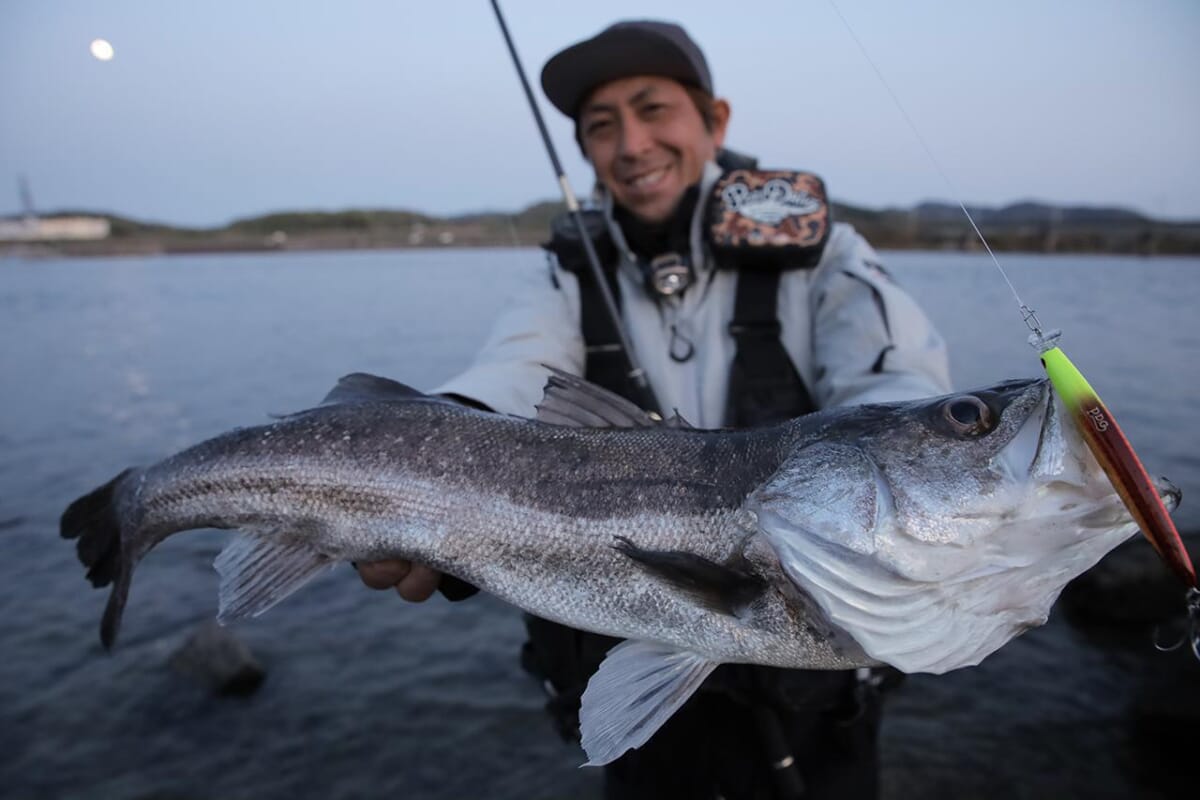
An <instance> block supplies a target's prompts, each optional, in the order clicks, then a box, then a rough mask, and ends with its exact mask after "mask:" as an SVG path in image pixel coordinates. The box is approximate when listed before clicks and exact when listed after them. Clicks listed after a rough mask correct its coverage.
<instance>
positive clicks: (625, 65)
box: [542, 20, 713, 119]
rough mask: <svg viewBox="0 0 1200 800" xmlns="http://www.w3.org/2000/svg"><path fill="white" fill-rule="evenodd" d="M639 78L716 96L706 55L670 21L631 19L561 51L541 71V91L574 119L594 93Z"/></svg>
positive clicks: (555, 105)
mask: <svg viewBox="0 0 1200 800" xmlns="http://www.w3.org/2000/svg"><path fill="white" fill-rule="evenodd" d="M635 75H659V76H662V77H664V78H674V79H675V80H677V81H679V82H680V83H682V84H685V85H687V86H695V87H696V88H699V89H703V90H704V91H706V92H708V93H709V94H712V93H713V88H712V75H711V74H709V71H708V62H707V61H705V60H704V53H702V52H700V48H699V47H698V46H697V45H696V43H695V42H693V41H692V39H691V37H690V36H688V35H687V31H685V30H684V29H683V28H681V27H679V26H678V25H676V24H674V23H672V22H657V21H655V20H631V21H628V22H618V23H616V24H615V25H611V26H609V27H607V28H605V29H604V30H602V31H600V33H598V34H596V35H595V36H593V37H592V38H591V39H586V40H584V41H582V42H579V43H578V44H573V45H571V46H570V47H568V48H567V49H566V50H563V51H561V52H559V53H558V54H557V55H555V56H554V57H552V58H551V59H550V60H549V61H547V62H546V66H544V67H542V90H543V91H545V92H546V97H548V98H550V102H551V103H553V104H554V107H555V108H557V109H558V110H559V111H561V112H563V113H564V114H566V115H567V116H568V117H571V118H572V119H573V118H574V117H575V115H576V113H577V112H578V111H579V106H580V104H581V103H583V101H584V100H585V99H587V96H588V94H590V93H591V91H592V90H593V89H595V88H596V87H597V86H600V85H601V84H604V83H608V82H609V81H615V80H620V79H621V78H632V77H634V76H635Z"/></svg>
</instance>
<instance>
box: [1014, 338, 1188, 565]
mask: <svg viewBox="0 0 1200 800" xmlns="http://www.w3.org/2000/svg"><path fill="white" fill-rule="evenodd" d="M1058 338H1059V334H1058V332H1057V331H1053V332H1051V333H1050V334H1049V335H1047V336H1043V335H1041V333H1040V332H1037V331H1035V333H1034V335H1033V336H1031V337H1030V343H1031V344H1033V345H1034V346H1035V347H1037V348H1038V349H1039V350H1040V351H1041V356H1042V366H1043V367H1045V368H1046V374H1047V375H1048V376H1049V377H1050V383H1051V385H1053V386H1054V391H1055V392H1056V393H1057V394H1058V397H1059V399H1060V400H1061V401H1062V403H1063V405H1064V406H1065V407H1066V409H1067V411H1068V412H1069V413H1070V415H1071V417H1072V419H1074V420H1075V425H1076V427H1078V428H1079V431H1080V433H1081V434H1082V435H1083V439H1084V441H1085V442H1087V446H1088V449H1090V450H1091V451H1092V455H1094V456H1095V457H1096V461H1098V462H1099V463H1100V466H1101V467H1102V468H1103V469H1104V472H1105V474H1106V475H1108V479H1109V480H1110V481H1111V482H1112V485H1113V488H1115V489H1116V490H1117V494H1119V495H1120V497H1121V500H1122V502H1124V503H1125V507H1126V508H1127V509H1128V510H1129V513H1130V515H1131V516H1132V517H1133V519H1134V521H1135V522H1137V524H1138V527H1140V528H1141V529H1142V533H1144V534H1145V535H1146V538H1147V539H1149V540H1150V544H1152V545H1153V546H1154V549H1155V550H1157V551H1158V554H1159V555H1160V556H1161V557H1162V559H1163V560H1164V561H1165V562H1166V563H1167V566H1168V567H1169V568H1170V570H1171V572H1173V573H1174V574H1175V575H1176V576H1177V577H1178V578H1179V579H1180V580H1182V581H1183V582H1184V583H1185V584H1186V585H1187V586H1188V587H1191V588H1195V587H1196V585H1197V584H1196V570H1195V568H1194V567H1193V566H1192V560H1191V558H1190V557H1189V556H1188V552H1187V550H1186V549H1185V548H1184V546H1183V540H1182V539H1180V537H1179V531H1178V530H1176V529H1175V523H1174V522H1173V521H1172V520H1171V515H1170V513H1168V511H1167V508H1166V506H1165V505H1163V501H1162V498H1161V497H1160V496H1159V494H1158V491H1157V490H1156V489H1155V486H1154V482H1153V481H1151V480H1150V476H1149V475H1148V474H1147V473H1146V468H1145V467H1144V466H1142V462H1141V460H1140V459H1138V457H1137V453H1135V452H1134V450H1133V446H1132V445H1131V444H1130V443H1129V440H1128V439H1127V438H1125V434H1124V432H1122V430H1121V427H1120V426H1119V425H1118V424H1117V420H1116V418H1115V417H1114V416H1113V415H1112V412H1110V411H1109V410H1108V407H1107V406H1105V405H1104V402H1103V401H1102V400H1101V399H1100V395H1098V394H1096V390H1095V389H1093V388H1092V387H1091V385H1090V384H1088V382H1087V380H1086V379H1085V378H1084V377H1083V374H1082V373H1080V371H1079V370H1078V369H1077V368H1076V367H1075V365H1074V364H1072V363H1071V360H1070V359H1069V358H1067V355H1066V353H1064V352H1063V351H1062V350H1061V349H1059V347H1058V346H1057V341H1058Z"/></svg>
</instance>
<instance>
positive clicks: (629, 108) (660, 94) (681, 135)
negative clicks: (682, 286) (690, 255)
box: [579, 76, 729, 223]
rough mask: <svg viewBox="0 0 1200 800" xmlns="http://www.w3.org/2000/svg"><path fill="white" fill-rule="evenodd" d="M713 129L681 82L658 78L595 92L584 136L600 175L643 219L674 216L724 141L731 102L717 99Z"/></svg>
mask: <svg viewBox="0 0 1200 800" xmlns="http://www.w3.org/2000/svg"><path fill="white" fill-rule="evenodd" d="M713 116H714V120H713V124H712V130H711V131H710V130H708V129H707V128H705V125H704V118H703V117H701V116H700V111H699V109H697V108H696V105H695V103H693V102H692V98H691V97H689V96H688V93H687V91H686V90H685V89H684V88H683V85H682V84H680V83H678V82H676V81H673V80H671V79H670V78H660V77H653V76H645V77H635V78H622V79H620V80H616V81H613V82H612V83H606V84H604V85H603V86H601V87H600V88H598V89H596V90H595V91H594V92H592V94H591V96H590V97H588V99H587V100H585V101H584V103H583V107H582V108H581V110H580V112H579V135H580V140H581V141H582V142H583V150H584V153H585V154H586V155H587V157H588V160H589V161H591V163H592V168H593V169H595V170H596V178H597V179H598V180H599V181H600V182H601V183H602V184H604V186H605V187H606V188H607V189H608V191H609V192H610V193H611V194H612V196H613V200H615V201H616V202H617V203H618V204H619V205H621V206H623V207H624V208H625V209H626V210H627V211H629V212H630V213H631V214H633V215H634V216H636V217H638V218H639V219H641V220H642V221H644V222H649V223H656V222H662V221H664V220H666V219H667V218H668V217H670V216H671V212H673V211H674V210H675V207H676V206H677V205H678V204H679V200H680V198H681V197H683V194H684V192H686V191H687V188H688V187H689V186H691V185H693V184H695V183H696V182H697V181H699V180H700V176H701V174H702V173H703V172H704V165H705V163H706V162H708V161H711V160H713V159H714V158H716V154H717V149H718V148H719V147H720V146H721V143H722V142H724V140H725V127H726V125H727V124H728V122H729V104H728V103H726V102H725V101H723V100H718V101H716V103H715V108H714V115H713Z"/></svg>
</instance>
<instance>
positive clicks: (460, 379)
mask: <svg viewBox="0 0 1200 800" xmlns="http://www.w3.org/2000/svg"><path fill="white" fill-rule="evenodd" d="M719 177H720V169H719V168H718V167H717V166H716V165H715V164H709V165H708V168H707V170H706V172H705V175H704V178H703V181H702V185H701V195H700V196H701V197H706V196H707V195H708V193H709V191H710V190H711V188H712V186H713V184H714V183H715V182H716V181H717V179H718V178H719ZM600 199H601V201H602V202H603V203H604V208H605V210H606V213H607V217H608V221H609V228H610V230H611V232H612V234H613V238H614V241H615V242H616V243H617V247H618V250H619V251H620V252H621V253H622V256H621V260H622V262H621V264H620V265H619V268H618V270H617V280H618V285H619V288H620V293H621V312H622V321H623V323H624V325H625V329H626V331H627V333H628V335H629V339H630V341H631V342H632V345H633V348H634V350H635V352H636V356H637V359H638V361H639V362H640V364H641V366H642V368H643V369H645V371H646V374H647V376H648V378H649V380H650V384H651V386H653V387H654V392H655V394H656V396H657V398H658V400H659V405H660V406H661V407H662V408H663V409H664V411H670V410H677V411H678V412H679V413H680V415H682V416H683V418H684V419H686V420H687V421H688V422H690V423H691V424H692V425H694V426H696V427H700V428H715V427H719V426H720V425H721V424H722V422H723V419H722V417H723V416H724V413H725V403H726V394H727V392H728V388H729V368H730V365H731V364H732V362H733V357H734V350H735V344H734V341H733V338H732V337H731V336H730V335H729V333H728V326H729V322H730V320H731V319H732V317H733V306H734V296H735V290H736V286H737V276H736V274H735V273H733V272H730V271H724V270H716V269H714V268H713V266H712V259H711V258H710V257H709V255H708V253H707V252H706V250H705V248H704V247H703V246H702V245H701V230H700V226H701V223H702V218H703V206H704V204H703V203H698V204H697V210H696V213H695V215H694V217H693V221H692V231H691V233H692V253H693V259H692V260H693V265H694V268H695V270H696V279H695V281H694V283H693V285H692V286H691V287H689V288H688V289H687V291H685V292H684V293H683V294H682V295H681V296H676V297H670V298H666V299H656V298H653V297H651V296H649V295H648V294H647V293H646V291H645V289H644V288H643V284H642V278H641V275H640V272H639V271H638V267H637V265H636V261H635V260H634V259H633V256H632V255H630V254H629V252H628V249H627V247H626V246H625V241H624V237H623V236H622V235H621V231H620V228H619V227H618V226H617V225H616V223H615V222H614V221H613V218H612V202H611V199H610V198H608V197H607V196H606V195H605V194H603V193H602V194H601V195H600ZM697 254H699V255H698V256H697ZM878 261H879V259H878V256H877V255H876V254H875V251H874V250H873V249H872V248H871V246H870V245H869V244H867V242H866V240H865V239H863V238H862V237H861V236H860V235H858V233H856V232H855V230H854V228H853V227H851V226H850V225H846V224H841V223H835V224H834V225H833V227H832V230H831V231H830V236H829V241H828V243H827V244H826V246H825V250H824V253H823V254H822V256H821V260H820V262H819V263H818V265H817V266H816V267H815V268H813V269H799V270H789V271H787V272H785V273H783V276H782V279H781V280H780V283H779V307H778V316H779V322H780V325H781V328H782V331H781V334H780V336H781V340H782V343H783V346H784V348H785V349H786V350H787V352H788V355H789V356H790V357H791V359H792V363H793V364H795V366H796V369H797V371H798V372H799V373H800V377H801V378H802V379H803V380H804V383H805V385H806V386H807V387H808V388H809V391H810V392H811V394H812V397H813V401H814V402H815V403H816V404H817V405H818V406H819V407H822V408H824V407H827V406H836V405H851V404H856V403H870V402H881V401H889V400H906V399H913V398H918V397H926V396H929V395H935V394H943V393H946V392H948V391H950V376H949V366H948V362H947V357H946V348H945V344H944V343H943V341H942V338H941V337H940V336H939V335H938V333H937V331H936V330H934V328H933V325H932V324H931V323H930V322H929V320H928V318H926V316H925V314H924V313H923V312H922V311H921V309H920V307H918V306H917V304H916V303H915V302H914V301H913V299H912V298H911V297H909V296H908V294H906V293H905V292H904V291H903V290H902V289H901V288H900V287H899V286H897V285H896V284H895V283H894V282H893V281H892V280H891V278H890V277H889V276H888V275H887V274H886V273H885V272H883V270H882V269H881V268H880V267H879V266H878ZM551 270H552V272H553V275H552V279H550V278H548V277H547V276H545V275H541V276H538V277H537V279H536V280H531V281H530V282H529V284H528V285H524V286H521V287H517V288H518V291H517V292H516V293H515V294H514V296H513V298H512V300H511V302H510V303H509V305H508V307H507V310H506V311H504V313H503V314H502V315H501V316H500V318H499V319H498V320H497V321H496V323H495V326H494V327H493V329H492V334H491V336H490V338H489V339H488V341H487V344H486V345H485V346H484V347H483V349H482V350H481V351H480V353H479V354H478V356H477V357H476V359H475V361H474V363H473V364H472V365H471V366H470V367H469V368H468V369H467V370H466V371H465V372H463V373H461V374H459V375H458V376H456V377H454V378H452V379H451V380H449V381H448V382H447V383H445V384H443V385H442V386H440V387H438V388H437V389H436V390H435V391H437V392H444V393H455V394H460V395H463V396H465V397H470V398H473V399H475V400H478V401H480V402H482V403H485V404H487V405H488V406H489V407H491V408H492V409H494V410H496V411H500V412H503V413H508V414H516V415H519V416H523V417H531V416H533V415H534V414H535V409H534V405H535V404H536V403H537V402H538V401H539V400H540V399H541V395H542V387H543V385H544V384H545V382H546V375H547V372H546V369H545V368H544V367H543V366H542V365H543V364H547V365H551V366H554V367H557V368H559V369H562V370H565V371H567V372H570V373H573V374H576V375H582V374H583V370H584V361H585V352H584V343H583V335H582V333H581V331H580V312H579V302H580V300H579V282H578V280H577V278H576V277H575V275H573V274H572V273H570V272H567V271H566V270H564V269H561V268H559V267H558V266H557V265H554V264H552V265H551ZM673 336H681V337H683V338H685V339H687V340H689V341H690V342H692V343H693V344H694V345H695V354H694V355H693V356H692V357H691V358H690V359H688V360H687V361H684V362H682V363H681V362H678V361H674V360H673V359H672V358H671V357H670V348H671V342H672V338H673Z"/></svg>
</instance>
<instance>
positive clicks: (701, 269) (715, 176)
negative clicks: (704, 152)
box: [595, 161, 723, 282]
mask: <svg viewBox="0 0 1200 800" xmlns="http://www.w3.org/2000/svg"><path fill="white" fill-rule="evenodd" d="M722 174H723V173H722V171H721V168H720V167H718V166H717V165H716V163H715V162H712V161H710V162H708V163H707V164H705V165H704V174H703V175H701V176H700V196H699V197H698V198H697V199H696V208H695V209H694V210H693V211H692V223H691V229H690V231H689V233H688V239H689V243H690V248H691V252H690V253H688V254H687V255H689V256H690V257H691V260H692V268H693V269H694V270H695V271H696V274H697V275H700V274H703V273H706V272H708V271H710V270H711V269H712V258H711V257H710V256H709V253H708V248H707V247H706V246H705V244H704V212H705V209H707V208H708V197H709V195H711V194H712V188H713V186H715V185H716V183H717V181H718V180H720V179H721V175H722ZM595 196H596V200H597V202H598V203H599V205H600V208H601V209H602V210H603V211H604V221H605V223H606V224H607V225H608V231H609V233H610V234H611V235H612V240H613V244H615V245H616V247H617V252H618V253H620V259H621V262H620V265H619V266H620V268H621V269H623V270H625V272H626V274H628V276H629V277H630V278H632V279H633V280H634V281H635V282H640V281H641V280H642V273H641V269H640V268H639V267H638V263H637V256H636V255H634V253H633V252H632V251H631V250H630V249H629V243H628V242H627V241H626V239H625V234H624V233H623V232H622V230H621V226H620V224H618V222H617V220H616V219H615V218H614V217H613V199H612V195H611V194H609V192H608V190H607V189H605V188H604V187H603V186H598V187H597V188H596V192H595Z"/></svg>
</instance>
